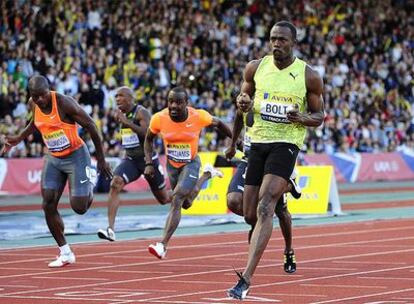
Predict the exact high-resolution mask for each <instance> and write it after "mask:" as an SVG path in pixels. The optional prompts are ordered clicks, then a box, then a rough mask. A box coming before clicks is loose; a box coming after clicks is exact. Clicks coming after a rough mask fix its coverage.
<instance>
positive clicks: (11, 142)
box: [4, 98, 36, 152]
mask: <svg viewBox="0 0 414 304" xmlns="http://www.w3.org/2000/svg"><path fill="white" fill-rule="evenodd" d="M29 106H30V108H31V112H32V118H31V120H30V121H29V123H28V124H27V126H26V127H25V128H24V129H23V131H21V132H20V134H19V135H6V137H5V138H4V143H5V150H4V152H7V151H9V150H10V148H11V147H12V146H15V145H17V144H18V143H19V142H21V141H22V140H25V139H26V138H27V137H28V136H29V135H30V134H32V133H33V132H34V131H35V130H36V126H35V124H34V103H33V102H32V99H31V98H30V99H29Z"/></svg>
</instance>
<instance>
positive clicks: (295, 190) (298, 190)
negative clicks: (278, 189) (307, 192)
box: [289, 177, 302, 199]
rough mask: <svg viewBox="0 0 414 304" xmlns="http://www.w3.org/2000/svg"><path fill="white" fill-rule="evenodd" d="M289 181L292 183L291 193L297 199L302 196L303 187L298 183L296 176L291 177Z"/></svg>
mask: <svg viewBox="0 0 414 304" xmlns="http://www.w3.org/2000/svg"><path fill="white" fill-rule="evenodd" d="M289 183H290V184H291V185H292V189H290V193H291V194H292V196H293V197H294V198H295V199H299V198H300V197H301V196H302V188H301V187H300V186H299V185H298V184H297V183H296V179H295V178H292V177H291V178H289Z"/></svg>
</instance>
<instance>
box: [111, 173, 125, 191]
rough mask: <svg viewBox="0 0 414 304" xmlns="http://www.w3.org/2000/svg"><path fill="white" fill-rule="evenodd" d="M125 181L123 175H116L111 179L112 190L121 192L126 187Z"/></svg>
mask: <svg viewBox="0 0 414 304" xmlns="http://www.w3.org/2000/svg"><path fill="white" fill-rule="evenodd" d="M124 185H125V183H124V180H123V178H122V177H120V176H118V175H115V176H114V178H113V179H112V181H111V191H112V192H117V193H119V192H121V191H122V188H123V187H124Z"/></svg>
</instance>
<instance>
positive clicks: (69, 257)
mask: <svg viewBox="0 0 414 304" xmlns="http://www.w3.org/2000/svg"><path fill="white" fill-rule="evenodd" d="M75 262H76V257H75V254H74V253H73V252H70V253H68V254H60V255H59V256H58V257H56V260H54V261H52V262H50V263H49V264H48V266H49V267H50V268H59V267H63V266H66V265H69V264H74V263H75Z"/></svg>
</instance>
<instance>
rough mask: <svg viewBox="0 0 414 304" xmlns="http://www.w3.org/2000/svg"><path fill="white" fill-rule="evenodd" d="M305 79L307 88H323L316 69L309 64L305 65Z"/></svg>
mask: <svg viewBox="0 0 414 304" xmlns="http://www.w3.org/2000/svg"><path fill="white" fill-rule="evenodd" d="M305 81H306V88H307V89H308V90H309V89H310V90H316V91H320V90H323V80H322V77H321V75H320V74H319V72H318V71H316V70H315V69H314V68H312V67H311V66H310V65H309V64H306V67H305Z"/></svg>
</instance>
